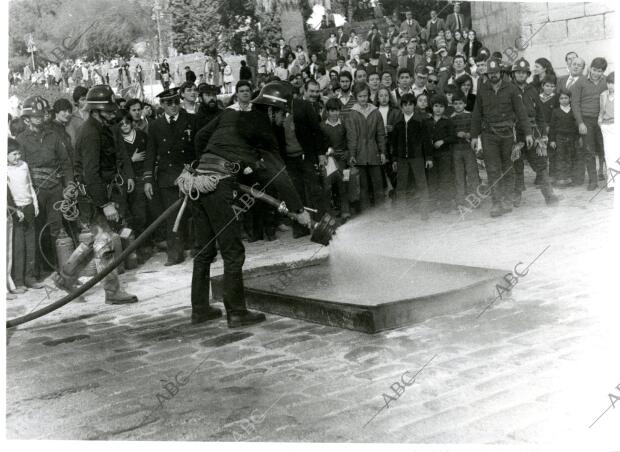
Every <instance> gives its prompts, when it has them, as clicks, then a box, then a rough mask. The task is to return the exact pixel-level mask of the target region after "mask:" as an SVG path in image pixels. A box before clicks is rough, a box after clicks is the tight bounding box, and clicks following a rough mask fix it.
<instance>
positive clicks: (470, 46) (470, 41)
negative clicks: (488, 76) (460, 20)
mask: <svg viewBox="0 0 620 452" xmlns="http://www.w3.org/2000/svg"><path fill="white" fill-rule="evenodd" d="M481 47H482V43H481V42H480V41H478V37H477V36H476V32H475V31H474V30H469V33H467V42H466V43H465V45H464V46H463V53H464V54H465V56H466V60H468V59H469V58H476V57H477V56H478V52H479V51H480V48H481Z"/></svg>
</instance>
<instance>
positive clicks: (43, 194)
mask: <svg viewBox="0 0 620 452" xmlns="http://www.w3.org/2000/svg"><path fill="white" fill-rule="evenodd" d="M35 191H36V192H37V200H38V203H39V215H38V216H37V217H36V219H35V225H36V230H35V240H36V243H38V242H39V236H40V235H41V230H42V229H43V228H44V227H45V225H46V224H48V223H49V226H48V227H47V229H46V230H45V231H44V232H45V233H44V234H43V237H41V248H43V250H41V249H40V247H39V246H37V247H36V258H35V266H36V273H37V274H38V275H39V276H42V274H44V273H45V269H47V268H48V264H47V263H45V260H44V259H43V256H42V255H41V252H44V253H45V256H47V258H48V260H49V261H50V263H51V264H56V262H55V259H54V256H55V255H56V247H55V246H54V245H55V240H56V237H58V233H59V232H60V229H61V228H62V215H61V213H60V212H59V211H57V210H55V209H54V204H55V203H56V202H57V201H60V200H62V186H61V185H60V184H59V185H58V186H56V187H54V188H38V187H35ZM49 270H53V269H49Z"/></svg>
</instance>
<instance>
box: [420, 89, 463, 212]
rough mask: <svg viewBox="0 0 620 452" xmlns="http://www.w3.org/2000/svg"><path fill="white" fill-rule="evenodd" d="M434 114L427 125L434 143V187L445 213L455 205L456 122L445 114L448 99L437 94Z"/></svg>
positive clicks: (432, 101) (433, 107) (433, 106)
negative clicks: (453, 165) (453, 168)
mask: <svg viewBox="0 0 620 452" xmlns="http://www.w3.org/2000/svg"><path fill="white" fill-rule="evenodd" d="M431 106H432V109H433V116H432V118H431V119H428V120H427V127H428V129H429V134H430V137H431V141H432V143H433V172H432V173H431V174H432V177H431V186H432V187H433V192H434V195H435V196H434V197H435V201H436V202H437V207H438V208H439V209H440V210H441V211H442V212H444V213H447V212H449V211H450V210H451V209H453V208H454V207H456V206H454V175H453V174H452V153H451V152H450V151H451V149H450V148H451V145H452V144H454V143H455V142H456V134H455V133H454V124H453V123H452V120H450V119H449V118H446V117H445V116H444V114H445V111H446V107H447V106H448V101H447V99H446V96H443V95H441V94H437V95H435V96H433V98H432V99H431Z"/></svg>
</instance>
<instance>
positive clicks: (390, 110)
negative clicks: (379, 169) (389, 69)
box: [377, 86, 403, 187]
mask: <svg viewBox="0 0 620 452" xmlns="http://www.w3.org/2000/svg"><path fill="white" fill-rule="evenodd" d="M377 103H378V108H379V113H380V114H381V118H382V119H383V126H384V127H385V155H386V160H390V158H391V156H392V155H393V153H392V146H391V144H392V132H393V131H394V126H395V125H396V123H398V121H402V116H403V115H402V113H401V111H400V109H399V108H398V107H396V106H395V105H394V104H393V103H392V95H391V92H390V90H389V89H388V88H386V87H384V86H382V87H381V88H379V91H378V92H377ZM383 170H384V171H383V174H384V176H387V179H388V180H389V181H390V184H387V183H386V184H384V185H387V186H388V187H389V186H390V185H391V186H392V187H394V185H395V184H396V173H395V172H394V171H392V164H391V163H390V162H389V161H388V162H386V163H385V165H384V166H383ZM386 182H387V181H386Z"/></svg>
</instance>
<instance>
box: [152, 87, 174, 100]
mask: <svg viewBox="0 0 620 452" xmlns="http://www.w3.org/2000/svg"><path fill="white" fill-rule="evenodd" d="M156 97H158V98H159V101H160V102H164V101H167V100H174V99H179V88H178V87H175V88H170V89H167V90H165V91H162V92H161V93H159V94H158V95H157V96H156Z"/></svg>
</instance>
